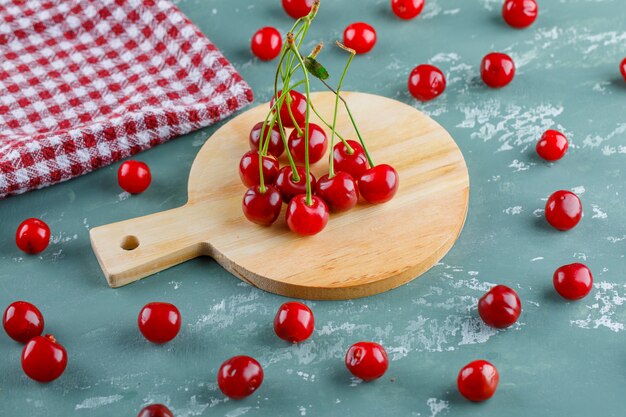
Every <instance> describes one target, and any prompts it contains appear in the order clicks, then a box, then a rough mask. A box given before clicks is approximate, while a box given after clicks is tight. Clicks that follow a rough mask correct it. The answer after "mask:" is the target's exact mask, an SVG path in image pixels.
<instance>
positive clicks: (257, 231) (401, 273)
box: [90, 92, 469, 299]
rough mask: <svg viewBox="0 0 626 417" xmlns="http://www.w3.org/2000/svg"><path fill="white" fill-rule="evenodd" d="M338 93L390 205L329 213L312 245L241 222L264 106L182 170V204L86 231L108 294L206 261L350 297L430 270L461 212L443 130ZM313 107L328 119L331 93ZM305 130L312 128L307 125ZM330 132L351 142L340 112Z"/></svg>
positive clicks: (298, 289)
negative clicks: (245, 173)
mask: <svg viewBox="0 0 626 417" xmlns="http://www.w3.org/2000/svg"><path fill="white" fill-rule="evenodd" d="M343 94H344V96H345V98H346V99H347V100H348V102H349V103H350V106H351V109H352V111H353V113H354V115H355V117H356V119H357V122H358V123H359V127H360V129H361V131H362V134H363V135H364V137H365V140H366V142H367V144H368V146H369V148H370V151H371V153H372V156H373V158H374V160H375V161H376V162H379V163H389V164H391V165H393V166H394V167H395V168H396V170H397V171H398V173H399V176H400V187H399V190H398V193H397V194H396V196H395V198H394V199H393V200H391V201H390V202H388V203H386V204H382V205H371V204H368V203H366V202H363V201H361V202H360V203H359V204H358V205H357V207H356V208H355V209H353V210H352V211H350V212H347V213H342V214H339V215H335V214H333V215H331V218H330V221H329V223H328V226H327V227H326V229H325V230H324V231H322V232H321V233H320V234H318V235H316V236H312V237H300V236H297V235H295V234H293V233H291V232H290V231H289V229H288V228H287V225H286V223H285V221H284V216H282V215H281V217H280V219H279V220H278V221H277V223H275V224H274V225H273V226H272V227H269V228H264V227H260V226H257V225H254V224H252V223H249V222H248V221H247V220H246V219H245V218H244V216H243V214H242V212H241V199H242V197H243V194H244V192H245V188H244V186H243V185H242V184H241V182H240V180H239V176H238V162H239V159H240V158H241V155H243V153H244V152H246V151H247V150H248V133H249V131H250V128H251V127H252V126H253V125H254V124H255V123H256V122H258V121H261V120H263V118H264V117H265V113H266V111H267V109H268V106H267V104H263V105H261V106H258V107H256V108H254V109H251V110H249V111H247V112H245V113H243V114H241V115H239V116H237V117H235V118H234V119H232V120H231V121H229V122H228V123H226V124H225V125H224V126H222V127H221V128H220V129H219V130H217V131H216V132H215V133H214V134H213V136H211V138H209V140H207V142H206V143H205V145H204V146H203V147H202V149H201V150H200V152H199V153H198V156H197V157H196V159H195V161H194V164H193V166H192V168H191V173H190V177H189V199H188V202H187V204H186V205H184V206H183V207H179V208H176V209H173V210H169V211H165V212H161V213H155V214H152V215H148V216H144V217H140V218H136V219H131V220H126V221H122V222H118V223H114V224H110V225H106V226H101V227H96V228H94V229H92V230H91V231H90V237H91V243H92V247H93V250H94V252H95V254H96V256H97V258H98V261H99V262H100V266H101V267H102V270H103V272H104V274H105V276H106V278H107V280H108V283H109V285H110V286H111V287H119V286H122V285H126V284H129V283H131V282H133V281H136V280H138V279H140V278H143V277H146V276H148V275H151V274H154V273H155V272H158V271H161V270H163V269H166V268H169V267H171V266H173V265H176V264H179V263H181V262H184V261H186V260H188V259H191V258H194V257H197V256H202V255H206V256H211V257H213V258H214V259H215V260H216V261H217V262H219V263H220V264H221V265H222V266H223V267H224V268H225V269H227V270H228V271H230V272H231V273H233V274H234V275H236V276H238V277H239V278H241V279H242V280H244V281H246V282H248V283H250V284H251V285H254V286H257V287H259V288H262V289H264V290H267V291H270V292H273V293H277V294H282V295H285V296H288V297H297V298H305V299H348V298H357V297H364V296H369V295H373V294H377V293H380V292H383V291H386V290H389V289H391V288H394V287H397V286H399V285H401V284H403V283H406V282H408V281H410V280H412V279H414V278H416V277H418V276H419V275H420V274H422V273H423V272H424V271H426V270H428V269H429V268H430V267H432V266H433V265H434V264H435V263H437V262H438V261H439V260H440V259H441V258H442V257H443V256H444V255H445V254H446V253H447V252H448V250H449V249H450V248H451V247H452V245H453V244H454V242H455V241H456V239H457V237H458V235H459V233H460V232H461V229H462V227H463V223H464V221H465V216H466V213H467V206H468V194H469V177H468V172H467V167H466V165H465V161H464V159H463V155H462V154H461V152H460V150H459V148H458V147H457V145H456V143H455V142H454V140H453V139H452V138H451V137H450V135H449V134H448V133H447V132H446V130H445V129H443V128H442V127H441V126H440V125H438V124H437V123H436V122H435V121H433V120H432V119H430V118H429V117H427V116H425V115H424V114H422V113H421V112H419V111H417V110H416V109H415V108H413V107H411V106H408V105H406V104H403V103H400V102H398V101H395V100H392V99H389V98H385V97H380V96H376V95H370V94H364V93H348V92H346V93H343ZM313 102H314V104H315V106H316V108H317V109H318V110H319V111H320V113H321V114H322V115H324V117H325V118H327V119H328V120H330V119H331V115H332V110H333V106H334V98H333V95H332V94H331V93H315V94H314V95H313ZM312 121H313V122H315V123H318V124H321V123H320V122H319V120H317V119H316V118H315V117H313V119H312ZM338 129H339V131H340V132H343V133H344V135H345V136H347V137H349V138H353V137H354V134H353V130H352V128H351V125H350V122H349V119H348V117H347V115H346V114H345V113H344V112H342V111H340V114H339V118H338ZM281 164H286V161H285V160H282V161H281ZM327 165H328V163H327V160H326V159H324V160H322V161H320V162H318V163H317V164H315V166H314V167H313V171H314V173H315V174H316V176H318V177H319V176H321V175H323V174H324V173H325V172H326V170H327ZM283 214H284V208H283ZM135 246H136V247H135ZM207 279H209V278H208V277H207Z"/></svg>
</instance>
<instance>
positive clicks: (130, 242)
mask: <svg viewBox="0 0 626 417" xmlns="http://www.w3.org/2000/svg"><path fill="white" fill-rule="evenodd" d="M120 247H121V248H122V249H124V250H135V249H137V248H138V247H139V239H138V238H137V236H132V235H129V236H124V238H123V239H122V243H120Z"/></svg>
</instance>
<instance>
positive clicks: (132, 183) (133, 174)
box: [117, 159, 152, 194]
mask: <svg viewBox="0 0 626 417" xmlns="http://www.w3.org/2000/svg"><path fill="white" fill-rule="evenodd" d="M151 182H152V174H151V173H150V168H149V167H148V165H146V164H145V163H143V162H141V161H135V160H132V159H131V160H130V161H125V162H124V163H122V165H120V168H119V169H118V170H117V183H118V184H119V185H120V187H122V190H124V191H126V192H128V193H131V194H141V193H143V192H144V191H146V190H147V189H148V187H149V186H150V183H151Z"/></svg>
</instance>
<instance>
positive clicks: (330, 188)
mask: <svg viewBox="0 0 626 417" xmlns="http://www.w3.org/2000/svg"><path fill="white" fill-rule="evenodd" d="M315 194H317V195H318V196H320V197H321V198H323V199H324V201H325V202H326V204H327V205H328V209H329V210H330V211H333V212H335V213H340V212H342V211H348V210H350V209H351V208H352V207H354V206H355V205H356V203H357V202H358V201H359V189H358V188H357V185H356V181H354V178H352V176H351V175H350V174H346V173H345V172H337V173H336V174H335V176H334V177H332V178H328V174H327V175H324V176H323V177H321V178H320V179H319V180H317V184H316V185H315Z"/></svg>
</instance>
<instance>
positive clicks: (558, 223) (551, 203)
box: [545, 190, 583, 231]
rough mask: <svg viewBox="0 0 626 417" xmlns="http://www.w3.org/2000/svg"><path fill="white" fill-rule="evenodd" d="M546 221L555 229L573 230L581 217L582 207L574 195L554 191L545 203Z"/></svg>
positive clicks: (562, 191) (563, 191) (565, 191)
mask: <svg viewBox="0 0 626 417" xmlns="http://www.w3.org/2000/svg"><path fill="white" fill-rule="evenodd" d="M545 215H546V220H547V221H548V223H550V224H551V225H552V227H554V228H555V229H558V230H562V231H565V230H570V229H572V228H574V227H575V226H576V225H577V224H578V222H579V221H580V219H581V217H582V215H583V206H582V203H581V202H580V199H579V198H578V196H577V195H576V194H574V193H573V192H571V191H567V190H559V191H555V192H554V193H553V194H552V195H551V196H550V197H549V198H548V201H547V202H546V213H545Z"/></svg>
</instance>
